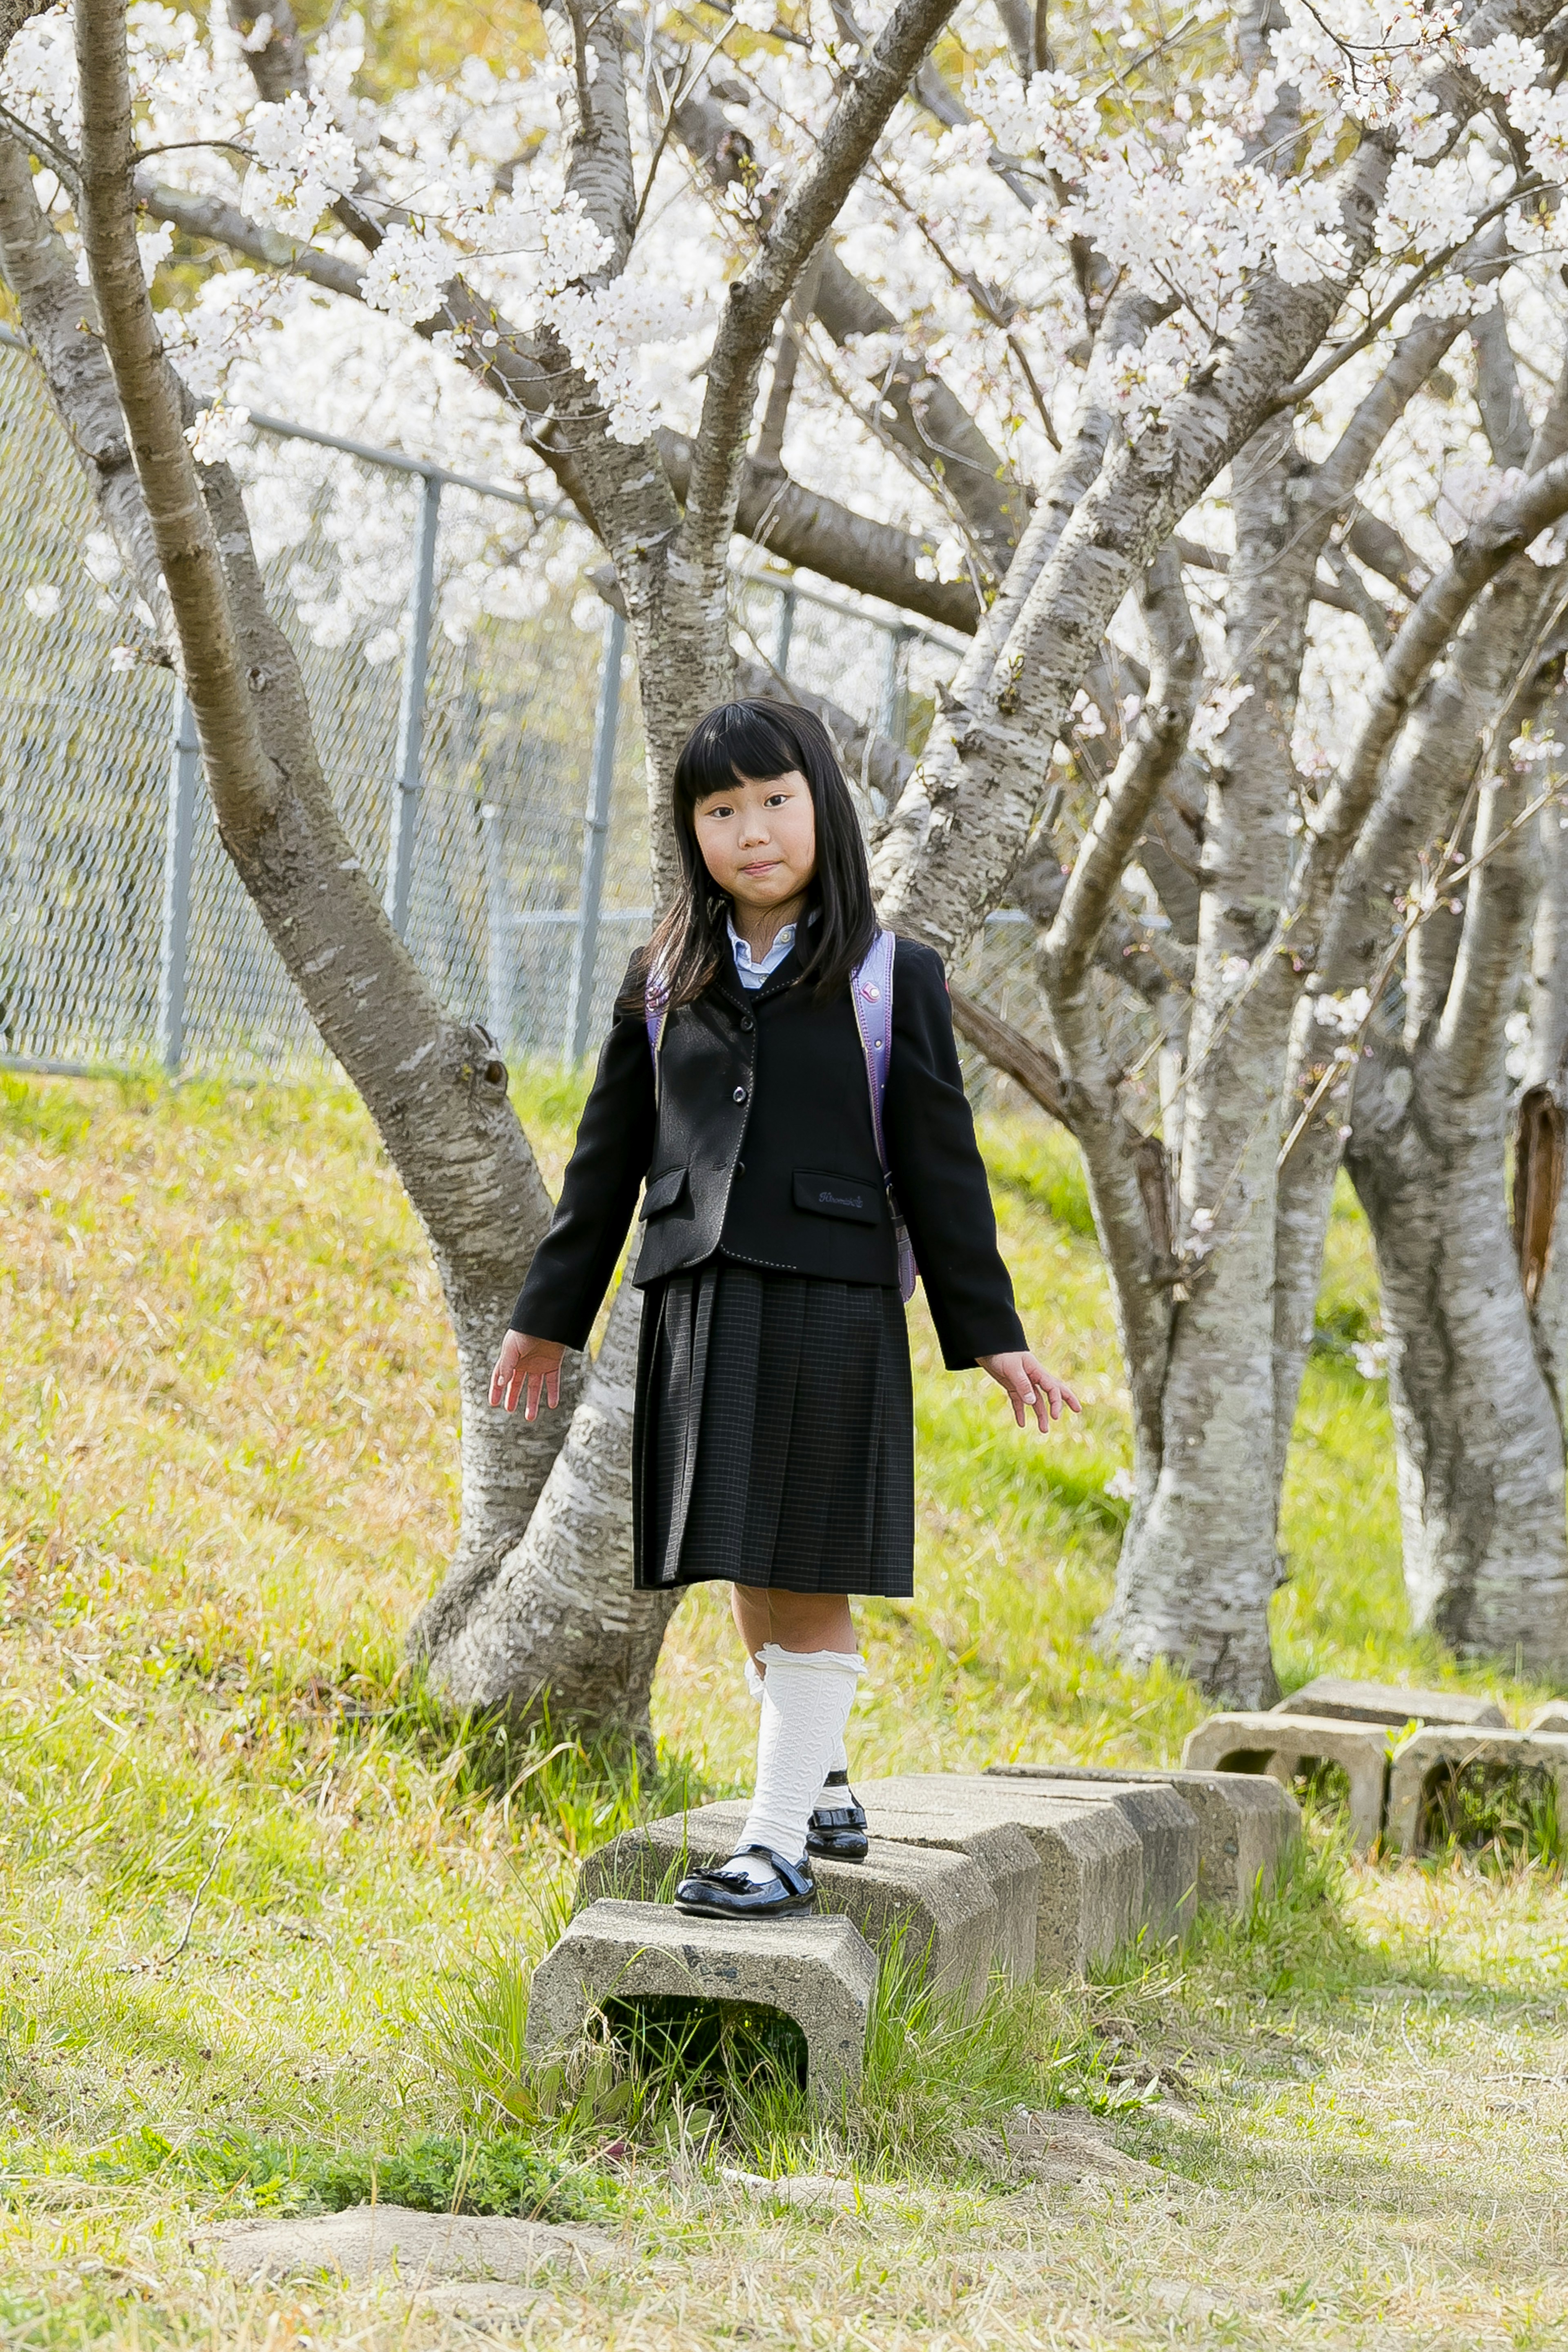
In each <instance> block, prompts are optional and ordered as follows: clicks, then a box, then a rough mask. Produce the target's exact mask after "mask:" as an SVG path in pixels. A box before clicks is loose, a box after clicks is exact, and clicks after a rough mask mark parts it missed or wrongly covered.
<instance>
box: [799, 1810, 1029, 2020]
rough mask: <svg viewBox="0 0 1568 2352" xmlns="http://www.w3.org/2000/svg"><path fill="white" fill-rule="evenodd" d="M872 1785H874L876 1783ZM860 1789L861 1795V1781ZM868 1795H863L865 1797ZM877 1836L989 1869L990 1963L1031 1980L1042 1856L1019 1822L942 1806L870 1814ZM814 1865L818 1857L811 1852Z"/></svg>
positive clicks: (1006, 1973) (869, 1821) (1018, 1979)
mask: <svg viewBox="0 0 1568 2352" xmlns="http://www.w3.org/2000/svg"><path fill="white" fill-rule="evenodd" d="M872 1785H873V1786H874V1785H875V1784H874V1783H873V1784H872ZM855 1794H856V1795H857V1796H862V1790H861V1789H860V1787H859V1785H858V1784H857V1786H856V1790H855ZM862 1801H863V1797H862ZM866 1820H867V1824H868V1826H869V1828H870V1831H871V1834H872V1835H873V1837H874V1838H876V1839H879V1840H883V1839H885V1840H886V1841H887V1842H888V1843H891V1844H894V1845H913V1846H934V1847H937V1848H939V1849H940V1850H941V1851H942V1852H944V1853H963V1854H967V1856H968V1857H969V1860H970V1861H971V1862H973V1863H975V1864H977V1866H978V1867H979V1869H980V1870H981V1871H983V1872H984V1874H985V1877H986V1881H987V1884H988V1885H989V1887H990V1890H991V1893H992V1894H993V1895H995V1897H996V1904H997V1927H996V1937H995V1942H994V1944H993V1947H992V1958H991V1965H992V1967H993V1968H996V1969H1000V1970H1001V1972H1002V1974H1003V1975H1004V1976H1007V1977H1010V1978H1012V1979H1013V1980H1014V1981H1015V1982H1017V1983H1019V1984H1027V1983H1028V1981H1029V1979H1030V1978H1031V1977H1032V1976H1033V1974H1034V1969H1035V1953H1036V1944H1037V1940H1038V1927H1039V1916H1040V1857H1039V1855H1038V1854H1037V1853H1035V1850H1034V1847H1033V1846H1032V1845H1031V1844H1030V1840H1029V1838H1028V1836H1027V1835H1026V1834H1025V1832H1023V1831H1022V1830H1021V1829H1019V1828H1018V1827H1017V1825H1016V1824H1015V1823H1014V1822H1002V1821H993V1822H988V1823H987V1824H986V1825H985V1826H983V1827H981V1828H978V1829H977V1828H975V1827H973V1826H972V1825H970V1824H967V1823H966V1822H962V1821H958V1820H956V1819H955V1818H954V1816H953V1814H952V1813H951V1812H946V1811H942V1810H940V1809H939V1808H938V1809H936V1810H934V1811H926V1812H920V1811H912V1812H899V1813H898V1814H896V1815H891V1814H890V1815H889V1816H887V1818H886V1820H885V1821H884V1820H883V1817H882V1816H881V1815H880V1814H879V1815H878V1817H877V1819H876V1820H874V1821H873V1819H872V1816H871V1814H870V1812H869V1811H868V1813H867V1815H866ZM811 1866H812V1868H813V1869H815V1868H816V1867H817V1866H818V1865H817V1857H816V1856H815V1855H814V1854H813V1856H812V1857H811Z"/></svg>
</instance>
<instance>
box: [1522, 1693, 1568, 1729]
mask: <svg viewBox="0 0 1568 2352" xmlns="http://www.w3.org/2000/svg"><path fill="white" fill-rule="evenodd" d="M1525 1729H1526V1731H1557V1732H1568V1699H1562V1698H1549V1699H1548V1700H1547V1702H1546V1704H1545V1706H1538V1707H1537V1708H1536V1710H1535V1713H1534V1714H1533V1715H1532V1716H1531V1718H1530V1721H1529V1722H1528V1723H1527V1724H1526V1725H1525Z"/></svg>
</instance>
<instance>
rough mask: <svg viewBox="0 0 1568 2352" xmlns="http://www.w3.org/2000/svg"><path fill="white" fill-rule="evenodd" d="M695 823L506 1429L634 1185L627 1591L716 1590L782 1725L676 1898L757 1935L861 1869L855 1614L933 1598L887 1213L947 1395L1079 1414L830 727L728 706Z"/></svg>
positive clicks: (679, 806)
mask: <svg viewBox="0 0 1568 2352" xmlns="http://www.w3.org/2000/svg"><path fill="white" fill-rule="evenodd" d="M674 820H675V836H676V840H677V842H678V844H679V846H680V856H681V868H682V876H683V887H682V888H681V890H680V892H679V894H678V896H677V898H676V900H675V903H674V906H673V907H672V908H671V909H670V911H669V913H668V914H667V915H666V916H665V918H664V921H663V922H662V923H661V924H660V926H659V928H658V929H657V930H656V931H655V933H654V935H653V940H652V941H651V943H650V944H649V946H648V947H647V948H646V949H644V950H643V951H642V953H641V954H640V955H639V956H637V957H636V958H634V959H633V961H632V968H631V971H630V972H629V973H628V976H627V982H626V989H625V992H624V994H623V995H622V999H621V1001H620V1003H619V1004H618V1006H617V1009H616V1018H615V1023H614V1026H613V1027H612V1031H611V1034H610V1038H609V1042H608V1043H607V1044H606V1045H605V1047H604V1050H603V1052H602V1054H601V1056H600V1061H599V1070H598V1075H597V1076H596V1077H595V1079H594V1083H593V1090H592V1092H591V1095H590V1097H589V1098H588V1104H587V1107H586V1108H585V1109H584V1111H583V1115H582V1123H581V1125H580V1128H579V1129H578V1133H577V1146H576V1149H575V1150H574V1151H573V1153H572V1157H571V1162H570V1166H569V1167H568V1169H567V1171H566V1180H565V1182H564V1184H563V1186H562V1189H561V1195H560V1204H559V1208H558V1209H557V1211H556V1213H555V1217H554V1220H553V1222H552V1223H551V1225H550V1229H549V1233H548V1234H547V1235H546V1237H545V1239H544V1241H543V1242H542V1243H541V1244H540V1246H539V1248H538V1252H537V1254H536V1255H535V1257H534V1261H533V1265H532V1266H531V1267H530V1268H529V1272H528V1280H527V1282H526V1283H525V1284H524V1286H523V1292H522V1296H521V1297H520V1298H519V1299H518V1301H517V1310H516V1312H515V1314H514V1315H513V1318H512V1328H511V1329H510V1331H508V1333H507V1338H506V1340H505V1343H504V1345H503V1347H502V1349H501V1354H500V1358H499V1360H498V1361H497V1365H496V1370H495V1373H494V1375H493V1378H492V1381H491V1387H490V1400H491V1402H492V1403H493V1404H504V1405H505V1406H506V1408H507V1412H512V1411H514V1410H515V1408H516V1406H517V1402H518V1399H519V1397H524V1396H526V1399H527V1403H526V1413H527V1418H528V1420H530V1421H531V1420H532V1419H533V1418H534V1416H535V1414H536V1413H537V1412H538V1402H539V1396H540V1392H541V1391H543V1394H544V1396H545V1399H546V1401H547V1402H549V1404H551V1405H552V1406H553V1405H554V1404H555V1403H556V1402H557V1401H558V1396H559V1373H560V1360H561V1357H562V1355H563V1354H564V1352H565V1350H566V1349H568V1348H581V1347H584V1346H585V1345H586V1344H587V1340H588V1335H589V1332H590V1329H591V1326H592V1323H593V1319H594V1317H595V1315H596V1314H597V1312H598V1310H599V1306H600V1302H601V1299H602V1298H603V1296H604V1293H605V1290H606V1288H607V1286H608V1285H609V1282H610V1279H611V1276H612V1274H613V1272H614V1269H615V1264H616V1261H617V1259H618V1258H619V1256H620V1254H621V1249H622V1244H623V1242H624V1241H625V1238H626V1230H627V1227H628V1225H629V1224H630V1223H631V1220H632V1209H633V1207H634V1206H635V1204H636V1200H637V1194H638V1191H639V1188H640V1187H641V1188H642V1190H643V1204H642V1209H641V1211H640V1217H641V1221H642V1224H643V1239H642V1244H641V1247H640V1249H639V1251H638V1253H637V1258H636V1266H635V1272H634V1275H633V1276H632V1279H634V1280H635V1281H636V1283H637V1285H638V1286H639V1287H640V1288H641V1289H642V1290H643V1291H644V1292H645V1293H646V1297H645V1300H644V1304H643V1325H642V1339H641V1348H640V1355H639V1360H638V1368H637V1404H636V1415H635V1427H634V1434H633V1486H632V1523H633V1544H634V1554H635V1561H636V1567H635V1575H636V1580H637V1584H638V1586H639V1588H640V1589H643V1590H648V1589H651V1588H653V1587H663V1586H669V1585H683V1584H697V1583H705V1582H708V1581H711V1580H715V1579H718V1578H724V1579H728V1580H730V1581H731V1582H732V1585H733V1607H734V1612H735V1622H736V1625H737V1628H738V1630H739V1633H740V1637H741V1641H742V1643H744V1645H745V1649H746V1657H747V1683H748V1685H749V1686H750V1688H751V1690H752V1694H753V1696H759V1697H760V1699H761V1702H762V1724H761V1731H760V1735H759V1738H758V1759H757V1785H756V1794H755V1796H754V1798H753V1801H752V1805H751V1810H750V1812H749V1814H748V1816H747V1822H746V1826H745V1829H744V1831H743V1832H742V1834H741V1838H740V1842H739V1844H738V1846H737V1850H736V1853H735V1854H734V1856H733V1857H732V1859H731V1860H730V1861H729V1862H728V1863H727V1864H725V1865H724V1866H723V1868H722V1869H719V1870H694V1871H693V1872H692V1873H691V1874H690V1875H689V1876H688V1877H687V1878H685V1879H684V1880H683V1881H682V1883H681V1885H680V1886H679V1888H678V1889H677V1890H676V1895H675V1900H676V1902H677V1903H679V1904H680V1905H681V1906H683V1907H684V1908H685V1909H686V1910H690V1911H709V1912H713V1911H717V1912H724V1913H727V1914H736V1913H739V1914H748V1915H752V1916H771V1915H773V1914H775V1913H778V1912H781V1911H794V1910H802V1909H808V1908H810V1905H811V1903H812V1901H813V1899H814V1895H815V1889H814V1887H813V1885H812V1882H811V1878H810V1872H809V1866H808V1862H807V1856H808V1853H819V1854H831V1855H835V1856H837V1857H839V1858H841V1859H849V1860H858V1859H861V1858H862V1857H863V1856H864V1854H865V1852H866V1833H865V1814H864V1812H863V1811H862V1809H861V1807H860V1806H859V1805H858V1804H857V1802H856V1801H855V1798H854V1794H853V1791H852V1790H851V1789H850V1787H849V1780H848V1773H849V1765H848V1759H847V1757H846V1755H845V1752H844V1744H843V1741H844V1728H845V1726H846V1724H847V1722H848V1720H849V1712H850V1706H851V1702H852V1699H853V1697H854V1693H855V1685H856V1682H857V1680H858V1678H859V1676H860V1675H862V1673H863V1672H864V1662H863V1660H862V1658H861V1657H860V1656H859V1654H857V1651H856V1648H855V1634H854V1627H853V1624H852V1620H851V1617H850V1608H849V1599H848V1596H849V1595H850V1594H851V1593H855V1592H873V1593H881V1594H883V1595H884V1596H886V1597H888V1598H893V1599H899V1598H907V1597H908V1596H909V1595H910V1594H911V1593H912V1592H913V1591H914V1589H915V1580H914V1551H915V1434H914V1412H913V1404H912V1399H911V1390H910V1371H909V1346H908V1340H907V1338H906V1335H905V1329H904V1307H903V1303H902V1299H901V1297H900V1287H901V1285H900V1238H901V1231H900V1213H902V1218H903V1219H904V1220H906V1221H907V1228H908V1235H909V1239H910V1240H911V1241H912V1242H913V1244H914V1253H915V1261H916V1263H917V1264H918V1265H919V1269H920V1273H921V1276H922V1277H923V1278H924V1281H925V1296H926V1299H927V1302H928V1304H929V1306H930V1308H931V1313H932V1317H933V1319H934V1320H935V1322H936V1330H937V1334H938V1337H939V1338H940V1340H941V1343H942V1352H943V1357H944V1360H945V1361H946V1364H947V1366H948V1367H949V1369H950V1370H963V1369H965V1368H966V1367H967V1366H969V1365H972V1364H979V1365H980V1366H982V1367H983V1369H984V1370H986V1371H988V1373H989V1374H990V1376H991V1378H992V1379H993V1380H994V1381H998V1382H999V1384H1000V1385H1001V1387H1002V1388H1003V1389H1004V1390H1005V1391H1007V1394H1008V1397H1009V1402H1011V1405H1012V1409H1013V1417H1014V1419H1015V1420H1016V1422H1017V1423H1018V1425H1019V1428H1020V1429H1022V1428H1023V1427H1025V1426H1026V1415H1027V1413H1028V1412H1029V1411H1030V1410H1031V1409H1032V1411H1033V1412H1034V1415H1035V1418H1036V1420H1037V1422H1038V1423H1039V1426H1040V1430H1041V1431H1042V1432H1044V1431H1046V1430H1048V1429H1049V1427H1050V1424H1051V1420H1053V1419H1055V1418H1056V1417H1057V1416H1058V1415H1059V1414H1060V1413H1061V1410H1062V1407H1063V1406H1064V1405H1066V1406H1068V1407H1070V1408H1071V1411H1072V1412H1078V1410H1079V1404H1078V1400H1077V1398H1076V1397H1075V1396H1074V1395H1073V1394H1072V1392H1071V1390H1070V1389H1068V1388H1066V1387H1064V1386H1063V1384H1062V1383H1061V1381H1057V1380H1054V1379H1052V1377H1051V1374H1050V1373H1049V1372H1047V1371H1045V1370H1042V1369H1041V1367H1040V1365H1039V1364H1038V1363H1037V1362H1036V1361H1035V1359H1034V1358H1033V1356H1031V1355H1030V1352H1029V1348H1028V1345H1027V1343H1026V1341H1025V1339H1024V1335H1023V1330H1022V1328H1021V1326H1020V1325H1019V1318H1018V1315H1017V1312H1016V1311H1015V1309H1014V1307H1013V1295H1012V1285H1011V1283H1010V1282H1009V1278H1008V1272H1007V1268H1006V1267H1005V1266H1004V1265H1003V1264H1002V1261H1001V1259H1000V1257H999V1256H998V1252H997V1232H996V1223H995V1220H994V1218H993V1216H992V1213H991V1203H990V1195H989V1193H988V1191H987V1187H986V1175H985V1170H984V1168H983V1167H982V1165H981V1161H980V1155H979V1152H978V1150H977V1147H976V1143H975V1130H974V1124H973V1121H972V1120H971V1118H970V1116H969V1107H968V1103H967V1100H966V1098H965V1095H964V1087H963V1080H962V1077H961V1076H960V1073H959V1068H958V1056H957V1052H956V1048H955V1045H954V1043H953V1028H952V1020H951V1014H950V1012H949V1008H948V1003H947V995H946V982H945V981H944V978H943V972H942V965H941V961H940V960H939V959H938V958H937V957H936V955H935V954H933V952H932V951H931V950H930V949H929V948H925V947H920V946H917V945H916V944H915V942H914V941H913V940H898V941H897V942H896V945H894V942H893V941H892V939H891V935H886V934H879V932H878V929H877V922H876V916H875V913H874V911H873V905H872V894H871V877H870V872H869V868H868V866H867V861H866V853H865V845H864V843H863V841H862V836H861V831H860V826H859V824H857V822H856V819H855V813H854V807H853V803H852V801H851V799H850V793H849V788H848V786H847V785H846V783H845V782H844V779H843V776H842V773H841V770H840V768H839V764H838V761H837V759H836V757H835V756H834V752H833V748H832V743H831V738H830V737H829V735H828V733H827V730H826V729H825V728H824V727H823V726H822V725H821V723H820V721H819V720H817V719H814V718H813V717H812V716H811V715H810V713H809V712H808V711H805V710H802V709H795V708H794V707H792V706H790V707H786V706H785V705H782V704H778V703H772V702H733V703H727V704H726V705H725V706H724V707H723V709H718V710H714V711H710V713H709V714H708V716H707V717H706V719H703V720H702V722H701V723H700V725H699V726H697V727H696V728H695V730H693V733H692V735H691V737H690V739H689V740H688V741H687V743H686V745H685V749H684V750H683V751H682V753H681V756H680V759H679V761H678V762H677V764H676V768H675V777H674ZM873 951H874V952H873ZM868 958H869V959H870V961H869V962H868ZM852 991H853V992H854V993H853V995H852ZM889 992H891V1000H892V1001H891V1004H889V1003H888V1002H887V1001H886V998H887V995H888V993H889ZM890 1013H891V1021H889V1018H888V1016H889V1014H890ZM879 1066H880V1068H881V1071H882V1073H883V1078H884V1083H885V1091H883V1088H882V1086H881V1085H880V1084H879V1078H878V1069H879ZM883 1146H885V1158H884V1156H883ZM905 1295H907V1292H905Z"/></svg>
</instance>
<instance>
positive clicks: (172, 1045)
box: [158, 680, 202, 1078]
mask: <svg viewBox="0 0 1568 2352" xmlns="http://www.w3.org/2000/svg"><path fill="white" fill-rule="evenodd" d="M201 773H202V750H201V745H200V743H199V742H198V741H197V739H196V717H195V713H194V711H193V709H191V706H190V704H189V703H188V702H187V701H186V699H185V689H184V688H183V686H181V685H180V683H179V682H178V680H176V681H175V686H174V726H173V732H172V740H171V743H170V751H169V796H168V803H167V814H166V817H165V819H164V825H163V921H162V932H161V934H160V937H159V942H158V1058H159V1060H160V1061H161V1062H162V1065H163V1067H164V1068H165V1070H167V1072H168V1073H169V1076H171V1077H172V1078H173V1077H178V1076H179V1074H180V1063H181V1060H182V1059H183V1055H184V1051H185V959H186V950H187V949H188V947H189V944H190V937H191V847H192V836H193V833H194V830H195V822H196V788H197V785H198V783H199V782H200V780H201Z"/></svg>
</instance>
